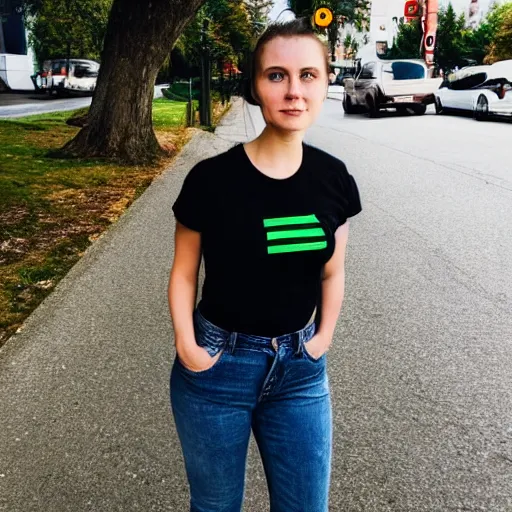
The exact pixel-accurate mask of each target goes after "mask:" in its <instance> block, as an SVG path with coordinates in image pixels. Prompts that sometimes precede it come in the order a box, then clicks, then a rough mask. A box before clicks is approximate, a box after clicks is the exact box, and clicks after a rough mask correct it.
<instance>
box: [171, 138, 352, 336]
mask: <svg viewBox="0 0 512 512" xmlns="http://www.w3.org/2000/svg"><path fill="white" fill-rule="evenodd" d="M173 210H174V214H175V216H176V219H177V220H178V222H180V223H181V224H183V225H184V226H186V227H188V228H190V229H192V230H194V231H199V232H200V233H201V242H202V250H203V256H204V261H205V274H206V277H205V282H204V285H203V291H202V297H201V302H200V304H199V310H200V311H201V313H202V315H203V316H204V317H205V318H207V319H208V320H209V321H210V322H212V323H213V324H215V325H217V326H219V327H222V328H223V329H225V330H227V331H230V332H239V333H246V334H253V335H258V336H269V337H274V336H280V335H282V334H287V333H291V332H295V331H298V330H300V329H302V328H303V327H304V326H305V325H306V323H307V322H308V320H309V319H310V317H311V315H312V313H313V311H314V308H315V307H317V306H320V304H319V301H320V298H321V276H322V270H323V266H324V265H325V263H326V262H327V261H328V260H329V259H330V258H331V256H332V254H333V252H334V244H335V240H334V233H335V231H336V229H337V228H338V227H339V226H340V225H342V224H344V223H345V222H346V220H347V218H348V217H352V216H353V215H356V214H357V213H359V212H360V211H361V204H360V200H359V193H358V189H357V185H356V183H355V181H354V178H353V177H352V176H351V175H350V174H349V173H348V171H347V169H346V167H345V164H343V162H341V161H340V160H338V159H337V158H335V157H333V156H331V155H329V154H328V153H325V152H324V151H322V150H320V149H317V148H314V147H312V146H309V145H307V144H305V143H303V158H302V163H301V166H300V167H299V169H298V171H297V172H296V173H295V174H293V175H292V176H290V177H289V178H286V179H282V180H280V179H274V178H270V177H269V176H266V175H265V174H263V173H262V172H260V171H259V170H258V169H257V168H256V167H255V166H254V165H253V164H252V162H251V161H250V159H249V157H248V156H247V153H246V152H245V149H244V146H243V144H237V145H236V146H234V147H233V148H231V149H230V150H228V151H226V152H224V153H222V154H219V155H217V156H214V157H211V158H208V159H206V160H203V161H201V162H199V163H198V164H197V165H196V166H194V168H193V169H192V170H191V171H190V172H189V174H188V175H187V177H186V178H185V181H184V184H183V188H182V190H181V192H180V195H179V197H178V199H177V200H176V202H175V204H174V206H173Z"/></svg>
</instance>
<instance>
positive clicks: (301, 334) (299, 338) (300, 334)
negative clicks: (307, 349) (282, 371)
mask: <svg viewBox="0 0 512 512" xmlns="http://www.w3.org/2000/svg"><path fill="white" fill-rule="evenodd" d="M303 340H304V329H302V330H300V331H299V332H298V336H297V347H296V350H295V354H296V355H300V354H302V342H303Z"/></svg>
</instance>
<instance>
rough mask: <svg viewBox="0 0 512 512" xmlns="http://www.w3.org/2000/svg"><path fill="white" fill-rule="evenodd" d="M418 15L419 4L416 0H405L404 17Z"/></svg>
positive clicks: (415, 16)
mask: <svg viewBox="0 0 512 512" xmlns="http://www.w3.org/2000/svg"><path fill="white" fill-rule="evenodd" d="M419 15H420V4H419V2H418V0H407V1H406V2H405V7H404V16H405V17H406V18H417V17H418V16H419Z"/></svg>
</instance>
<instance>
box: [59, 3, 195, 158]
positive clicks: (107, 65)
mask: <svg viewBox="0 0 512 512" xmlns="http://www.w3.org/2000/svg"><path fill="white" fill-rule="evenodd" d="M203 2H204V0H114V2H113V5H112V10H111V12H110V16H109V20H108V25H107V32H106V35H105V43H104V48H103V52H102V58H101V67H100V72H99V76H98V80H97V84H96V90H95V91H94V96H93V100H92V104H91V107H90V109H89V115H88V122H87V125H86V126H85V127H84V128H83V129H82V130H81V131H80V132H79V133H78V134H77V135H76V137H75V138H74V139H73V140H71V141H70V142H68V143H67V144H66V145H65V146H64V147H63V148H62V150H61V152H60V153H61V155H62V154H63V155H65V156H68V157H69V156H71V157H82V158H83V157H107V158H114V159H119V160H122V161H124V162H127V163H132V164H139V163H149V162H154V161H155V160H157V159H158V157H160V156H161V155H162V154H163V153H164V152H163V150H162V148H160V145H159V144H158V141H157V139H156V136H155V133H154V131H153V124H152V101H153V91H154V84H155V80H156V76H157V74H158V70H159V69H160V67H161V66H162V64H163V62H164V60H165V57H166V55H168V53H169V49H170V48H172V46H173V45H174V42H175V41H176V39H177V38H178V36H179V35H180V34H181V32H182V31H183V29H184V27H185V26H186V24H187V23H188V22H189V21H190V19H191V18H192V17H193V16H194V14H195V12H196V11H197V9H198V8H199V7H200V6H201V4H202V3H203Z"/></svg>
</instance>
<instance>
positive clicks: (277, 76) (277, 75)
mask: <svg viewBox="0 0 512 512" xmlns="http://www.w3.org/2000/svg"><path fill="white" fill-rule="evenodd" d="M268 78H269V80H270V81H272V82H280V81H281V80H282V79H283V73H281V72H279V71H274V72H272V73H270V74H269V75H268Z"/></svg>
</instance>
